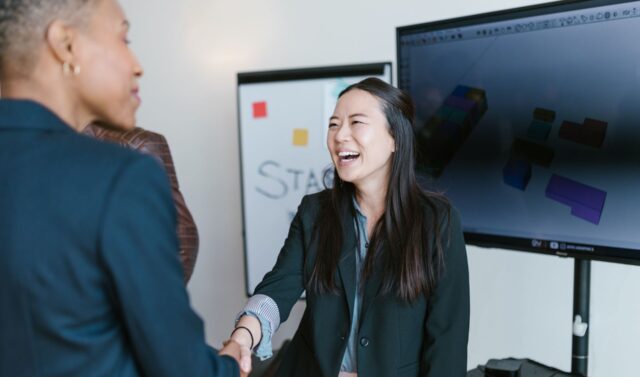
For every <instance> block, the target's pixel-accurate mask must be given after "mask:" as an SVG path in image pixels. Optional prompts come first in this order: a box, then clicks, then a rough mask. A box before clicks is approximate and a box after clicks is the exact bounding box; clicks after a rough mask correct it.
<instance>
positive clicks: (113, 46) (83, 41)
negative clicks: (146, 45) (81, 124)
mask: <svg viewBox="0 0 640 377" xmlns="http://www.w3.org/2000/svg"><path fill="white" fill-rule="evenodd" d="M128 31H129V22H128V21H127V19H126V17H125V15H124V12H123V10H122V8H121V7H120V5H119V4H118V2H117V1H116V0H101V1H99V2H98V4H96V8H95V10H94V11H93V12H92V15H91V20H90V22H89V25H88V27H87V29H86V31H82V32H80V33H79V35H78V44H77V59H76V60H75V61H74V64H75V65H77V66H78V67H79V68H80V72H79V73H78V75H77V76H76V80H74V81H75V82H74V85H75V86H76V88H75V89H76V92H77V93H78V100H79V105H80V106H83V107H84V108H85V111H86V112H87V113H89V114H90V117H92V118H95V119H96V120H100V121H103V122H105V123H107V124H110V125H112V126H114V127H118V128H122V129H131V128H133V127H135V112H136V110H137V109H138V107H139V106H140V98H139V96H138V88H139V86H138V79H139V78H140V76H142V68H141V67H140V64H139V63H138V60H137V59H136V57H135V55H134V54H133V52H132V51H131V50H130V49H129V46H128V40H127V34H128Z"/></svg>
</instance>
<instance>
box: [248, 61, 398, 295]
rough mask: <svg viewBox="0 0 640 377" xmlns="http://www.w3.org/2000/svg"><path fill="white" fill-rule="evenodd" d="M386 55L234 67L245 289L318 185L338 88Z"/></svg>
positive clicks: (379, 72) (383, 73)
mask: <svg viewBox="0 0 640 377" xmlns="http://www.w3.org/2000/svg"><path fill="white" fill-rule="evenodd" d="M372 76H373V77H378V78H380V79H382V80H384V81H386V82H389V83H390V82H391V63H373V64H361V65H350V66H337V67H321V68H308V69H292V70H282V71H271V72H248V73H239V74H238V123H239V125H238V126H239V127H238V131H239V142H240V165H241V180H242V182H241V183H242V212H243V238H244V253H245V276H246V284H247V294H248V295H251V293H252V292H253V290H254V289H255V287H256V286H257V285H258V283H260V281H261V280H262V278H263V276H264V275H265V274H266V273H267V272H269V271H270V270H271V268H272V267H273V265H274V264H275V262H276V258H277V256H278V253H279V251H280V248H281V247H282V245H283V244H284V240H285V238H286V236H287V233H288V231H289V225H290V224H291V220H292V219H293V217H294V216H295V214H296V211H297V208H298V205H299V204H300V201H301V200H302V197H303V196H305V195H307V194H312V193H315V192H318V191H321V190H323V189H324V182H323V177H324V173H325V171H326V170H331V169H332V165H331V159H330V157H329V151H328V149H327V146H326V133H327V127H328V124H329V117H330V116H331V115H332V114H333V109H334V107H335V104H336V101H337V97H338V94H340V92H341V91H342V90H343V89H344V88H346V87H347V86H349V85H351V84H353V83H356V82H358V81H361V80H363V79H365V78H367V77H372Z"/></svg>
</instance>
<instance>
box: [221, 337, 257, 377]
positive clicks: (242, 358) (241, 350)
mask: <svg viewBox="0 0 640 377" xmlns="http://www.w3.org/2000/svg"><path fill="white" fill-rule="evenodd" d="M223 345H224V347H223V348H222V349H221V350H220V353H219V354H220V355H227V356H231V357H233V358H234V359H235V360H236V361H237V362H238V365H239V366H240V377H247V376H249V373H250V372H251V368H252V366H251V349H250V348H249V346H244V345H243V344H241V343H239V342H237V341H235V340H233V339H228V340H226V341H225V342H224V343H223Z"/></svg>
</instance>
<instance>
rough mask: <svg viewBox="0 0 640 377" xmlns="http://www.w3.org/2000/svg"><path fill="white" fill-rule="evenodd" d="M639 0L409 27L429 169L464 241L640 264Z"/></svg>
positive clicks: (406, 44) (422, 156) (408, 54)
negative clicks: (449, 203)
mask: <svg viewBox="0 0 640 377" xmlns="http://www.w3.org/2000/svg"><path fill="white" fill-rule="evenodd" d="M639 36H640V1H633V2H629V1H581V2H566V1H563V2H556V3H550V4H543V5H540V6H534V7H527V8H519V9H514V10H507V11H501V12H495V13H490V14H483V15H478V16H471V17H464V18H459V19H452V20H445V21H438V22H431V23H425V24H420V25H412V26H406V27H400V28H398V30H397V47H398V85H399V87H400V88H401V89H404V90H406V91H407V92H408V93H409V94H410V95H411V96H412V98H413V100H414V102H415V105H416V126H415V135H416V142H417V149H418V169H419V173H420V174H421V175H423V176H424V177H425V182H426V183H425V184H426V185H428V187H429V188H431V189H434V190H438V191H441V192H444V193H445V194H446V195H447V196H448V197H449V198H450V199H451V201H452V202H453V204H454V205H455V206H456V207H457V209H458V210H459V211H460V214H461V217H462V222H463V226H464V230H465V237H466V239H467V242H469V243H471V244H477V245H481V246H491V247H500V248H507V249H517V250H525V251H536V252H541V253H548V254H553V255H560V256H571V257H584V258H589V259H598V260H609V261H617V262H623V263H632V264H639V263H640V198H639V197H640V43H638V37H639Z"/></svg>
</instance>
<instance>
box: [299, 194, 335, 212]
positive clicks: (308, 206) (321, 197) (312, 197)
mask: <svg viewBox="0 0 640 377" xmlns="http://www.w3.org/2000/svg"><path fill="white" fill-rule="evenodd" d="M330 203H331V189H325V190H322V191H320V192H316V193H314V194H309V195H305V196H304V197H303V198H302V200H301V201H300V209H305V210H308V211H318V210H319V209H320V208H321V207H322V206H324V205H327V204H330Z"/></svg>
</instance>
